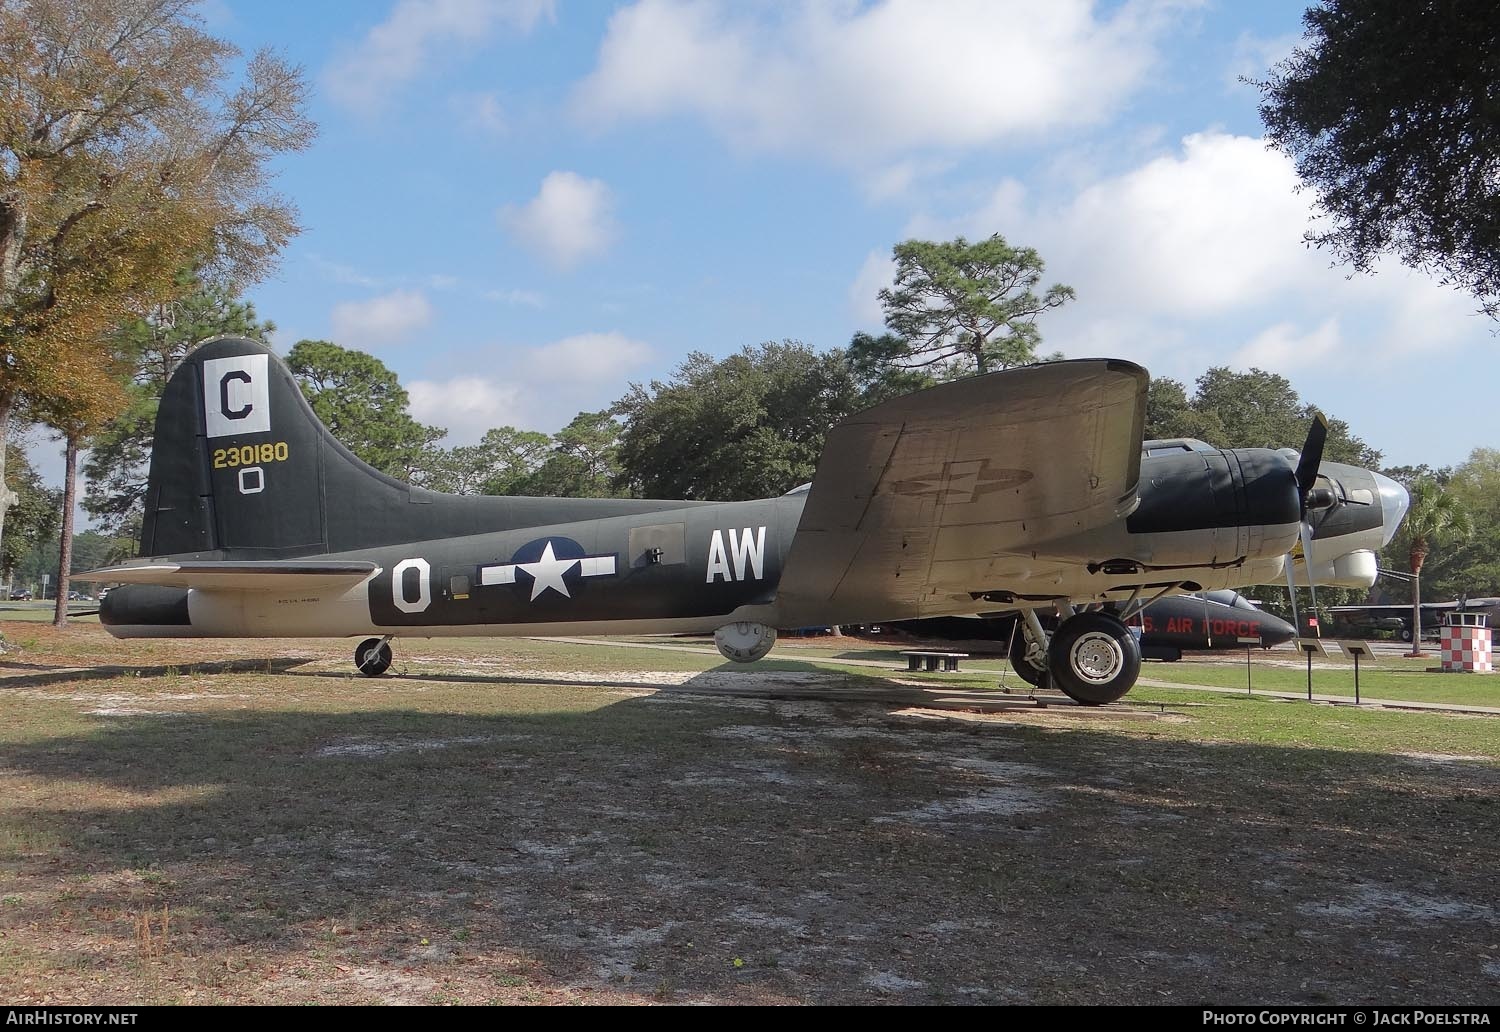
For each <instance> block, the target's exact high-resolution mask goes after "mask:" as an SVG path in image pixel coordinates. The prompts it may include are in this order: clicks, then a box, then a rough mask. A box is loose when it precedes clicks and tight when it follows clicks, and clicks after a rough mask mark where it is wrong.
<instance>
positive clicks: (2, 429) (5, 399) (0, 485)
mask: <svg viewBox="0 0 1500 1032" xmlns="http://www.w3.org/2000/svg"><path fill="white" fill-rule="evenodd" d="M14 407H15V398H14V396H12V395H11V394H10V393H9V392H7V393H4V394H0V541H3V540H4V539H5V513H6V510H7V509H9V508H10V507H11V506H12V505H14V504H15V503H16V499H15V496H14V495H13V494H11V493H10V488H8V487H7V486H6V485H5V450H6V447H7V446H8V445H9V444H10V411H11V409H12V408H14Z"/></svg>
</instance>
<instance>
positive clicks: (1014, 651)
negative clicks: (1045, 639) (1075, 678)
mask: <svg viewBox="0 0 1500 1032" xmlns="http://www.w3.org/2000/svg"><path fill="white" fill-rule="evenodd" d="M1016 619H1017V620H1018V621H1019V620H1020V617H1017V618H1016ZM1030 649H1031V642H1030V640H1029V639H1028V638H1027V637H1026V632H1025V631H1024V630H1023V629H1022V628H1021V627H1020V626H1019V624H1018V625H1017V627H1016V629H1015V633H1014V634H1012V635H1011V639H1010V665H1011V667H1012V669H1014V670H1015V672H1016V674H1017V675H1018V676H1019V677H1020V678H1021V680H1023V681H1025V682H1026V683H1027V684H1029V685H1031V687H1033V688H1041V687H1044V685H1043V684H1042V682H1043V680H1044V679H1045V678H1046V676H1047V671H1046V669H1045V668H1043V667H1039V666H1036V665H1034V664H1033V663H1032V662H1031V660H1029V659H1027V658H1026V654H1027V652H1028V651H1030Z"/></svg>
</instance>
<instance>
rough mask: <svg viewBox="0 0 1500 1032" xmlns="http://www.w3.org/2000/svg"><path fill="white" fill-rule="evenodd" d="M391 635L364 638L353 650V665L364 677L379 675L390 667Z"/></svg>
mask: <svg viewBox="0 0 1500 1032" xmlns="http://www.w3.org/2000/svg"><path fill="white" fill-rule="evenodd" d="M391 637H392V636H391V635H389V634H387V635H386V636H385V637H384V638H366V639H365V640H364V641H362V642H360V643H359V648H357V649H355V650H354V665H355V666H357V667H359V672H360V673H362V674H364V675H365V676H366V677H379V676H380V675H381V674H383V673H385V672H386V671H387V670H389V669H390V667H391Z"/></svg>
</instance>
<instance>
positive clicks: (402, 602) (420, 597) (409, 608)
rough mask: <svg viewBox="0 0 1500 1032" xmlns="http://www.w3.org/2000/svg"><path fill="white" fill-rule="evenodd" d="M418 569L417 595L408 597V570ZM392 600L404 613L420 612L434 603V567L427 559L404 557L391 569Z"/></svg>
mask: <svg viewBox="0 0 1500 1032" xmlns="http://www.w3.org/2000/svg"><path fill="white" fill-rule="evenodd" d="M407 570H416V571H417V597H416V599H415V600H412V599H409V598H407V597H406V571H407ZM391 601H392V602H393V603H395V605H396V608H397V609H399V610H401V611H402V612H403V613H420V612H422V611H423V610H425V609H426V608H427V607H428V606H430V605H431V604H432V567H431V566H430V565H428V562H427V560H426V559H403V560H401V561H400V562H399V563H397V564H396V565H395V568H393V569H392V570H391Z"/></svg>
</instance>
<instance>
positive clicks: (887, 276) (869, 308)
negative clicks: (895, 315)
mask: <svg viewBox="0 0 1500 1032" xmlns="http://www.w3.org/2000/svg"><path fill="white" fill-rule="evenodd" d="M895 281H896V263H895V262H894V261H893V260H892V259H891V256H890V255H889V254H888V253H887V252H884V251H871V252H870V253H869V254H867V255H865V260H864V264H863V265H861V266H860V267H859V272H857V273H855V275H854V282H853V283H851V284H850V285H849V314H850V315H851V316H852V317H853V318H854V321H855V323H856V324H858V325H859V326H862V327H864V328H865V329H867V330H872V331H876V332H878V331H880V330H881V328H883V327H884V326H885V309H883V308H882V307H881V306H880V297H879V294H880V291H881V288H883V287H889V286H890V285H891V284H892V283H894V282H895Z"/></svg>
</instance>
